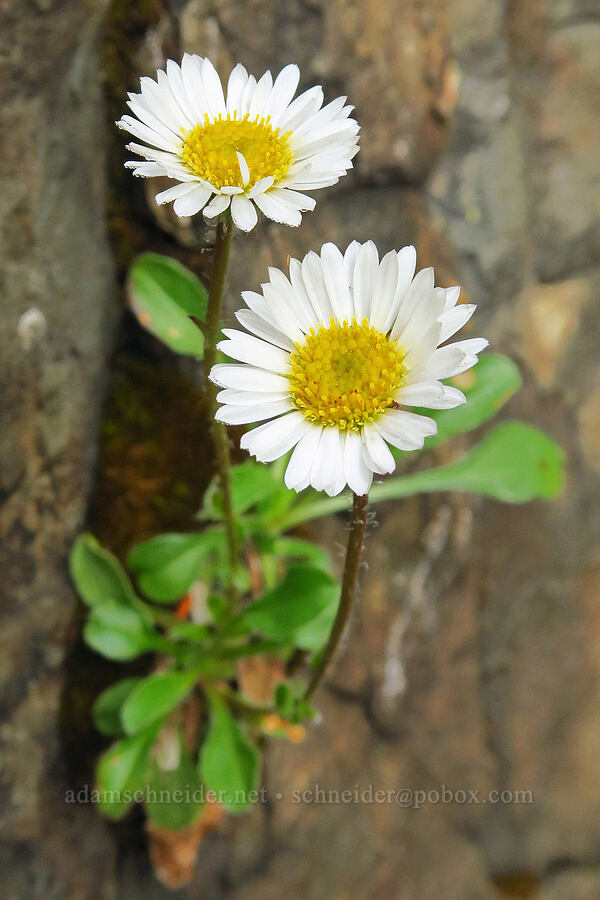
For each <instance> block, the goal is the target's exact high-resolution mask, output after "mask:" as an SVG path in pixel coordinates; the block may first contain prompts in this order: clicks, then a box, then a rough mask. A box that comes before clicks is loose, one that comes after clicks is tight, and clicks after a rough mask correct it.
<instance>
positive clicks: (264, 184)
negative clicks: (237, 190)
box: [248, 175, 275, 199]
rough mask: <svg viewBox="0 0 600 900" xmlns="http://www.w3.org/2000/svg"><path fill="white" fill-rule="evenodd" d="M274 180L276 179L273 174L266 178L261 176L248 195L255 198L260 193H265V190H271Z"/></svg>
mask: <svg viewBox="0 0 600 900" xmlns="http://www.w3.org/2000/svg"><path fill="white" fill-rule="evenodd" d="M274 181H275V179H274V178H273V176H272V175H267V176H266V178H259V179H258V181H257V182H256V183H255V185H254V187H252V188H250V190H249V191H248V196H249V197H250V198H251V199H253V198H254V197H257V196H258V195H259V194H264V192H265V191H268V190H269V188H270V187H271V185H272V184H273V182H274Z"/></svg>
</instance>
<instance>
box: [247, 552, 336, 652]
mask: <svg viewBox="0 0 600 900" xmlns="http://www.w3.org/2000/svg"><path fill="white" fill-rule="evenodd" d="M338 597H339V585H338V583H337V581H336V580H335V578H333V577H332V576H331V575H329V574H328V573H327V572H324V571H323V569H317V568H315V567H314V566H309V565H293V566H290V568H289V569H288V572H287V574H286V576H285V578H284V579H283V581H282V582H281V584H278V585H277V587H276V588H274V589H273V590H272V591H269V593H268V594H265V596H264V597H262V599H260V600H257V601H256V603H252V604H251V605H250V606H248V607H247V609H245V610H244V612H243V613H242V614H241V615H240V616H239V618H238V622H239V623H241V624H243V625H244V626H245V627H246V628H250V629H256V630H257V631H260V632H262V633H263V634H264V635H265V636H266V637H269V638H272V639H274V640H277V641H281V642H282V643H294V644H296V645H297V646H298V647H301V648H304V649H307V650H312V649H315V645H316V646H317V647H318V646H320V645H321V643H323V640H324V639H325V638H326V637H327V634H328V633H329V627H330V625H331V622H332V621H333V618H334V616H335V611H336V607H337V602H338ZM323 634H324V635H325V638H323V640H322V639H321V638H322V635H323Z"/></svg>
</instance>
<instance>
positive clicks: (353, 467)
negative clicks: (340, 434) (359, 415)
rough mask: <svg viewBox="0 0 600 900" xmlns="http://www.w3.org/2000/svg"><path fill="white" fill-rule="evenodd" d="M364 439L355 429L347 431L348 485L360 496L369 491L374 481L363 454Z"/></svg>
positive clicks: (345, 454) (345, 471)
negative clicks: (362, 439)
mask: <svg viewBox="0 0 600 900" xmlns="http://www.w3.org/2000/svg"><path fill="white" fill-rule="evenodd" d="M362 446H363V445H362V441H361V439H360V435H359V434H357V433H356V432H355V431H347V432H346V443H345V446H344V473H345V475H346V480H347V482H348V487H349V488H350V490H351V491H354V493H355V494H357V495H358V496H362V495H363V494H366V493H368V491H369V488H370V487H371V483H372V481H373V472H372V471H371V470H370V469H369V468H368V466H367V465H366V464H365V461H364V459H363V455H362Z"/></svg>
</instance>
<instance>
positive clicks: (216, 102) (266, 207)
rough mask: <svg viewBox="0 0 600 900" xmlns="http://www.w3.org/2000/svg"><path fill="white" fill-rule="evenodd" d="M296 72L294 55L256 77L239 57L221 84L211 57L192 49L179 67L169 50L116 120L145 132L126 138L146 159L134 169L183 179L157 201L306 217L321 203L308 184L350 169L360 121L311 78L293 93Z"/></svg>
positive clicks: (182, 207) (246, 223)
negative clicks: (273, 71)
mask: <svg viewBox="0 0 600 900" xmlns="http://www.w3.org/2000/svg"><path fill="white" fill-rule="evenodd" d="M299 79H300V71H299V69H298V66H295V65H289V66H286V67H285V68H284V69H282V71H281V72H280V73H279V75H278V76H277V78H276V79H275V81H273V78H272V76H271V73H270V72H265V74H264V75H263V76H262V78H260V79H259V81H258V82H257V81H256V79H255V78H254V76H253V75H248V73H247V72H246V70H245V68H244V67H243V66H242V65H237V66H236V67H235V68H234V69H233V71H232V73H231V75H230V76H229V82H228V84H227V93H226V94H224V93H223V88H222V85H221V81H220V79H219V76H218V75H217V73H216V71H215V68H214V66H213V64H212V63H211V62H210V60H208V59H204V58H202V57H201V56H195V55H191V54H189V53H186V54H185V55H184V57H183V60H182V62H181V67H180V66H178V65H177V63H176V62H174V61H173V60H172V59H169V60H168V61H167V66H166V72H163V71H162V70H159V71H158V72H157V75H156V81H154V80H153V79H152V78H142V79H140V87H141V92H140V93H139V94H129V95H128V96H129V102H128V104H127V105H128V106H129V108H130V109H131V111H132V113H133V116H123V118H122V119H121V120H120V121H119V122H117V125H118V126H119V127H120V128H123V129H124V130H125V131H129V132H130V134H132V135H133V136H134V137H135V138H138V139H139V140H140V141H141V142H143V143H132V144H128V145H127V146H128V149H129V150H131V151H132V152H133V153H137V154H138V155H139V156H141V157H143V159H144V162H142V161H141V160H131V161H129V162H126V163H125V165H126V166H127V167H128V168H131V169H133V173H134V175H141V176H143V177H145V178H150V177H152V176H154V175H167V176H168V177H169V178H174V179H176V180H177V181H178V182H179V184H176V185H175V186H174V187H171V188H169V189H168V190H166V191H162V192H161V193H159V194H157V195H156V202H157V203H159V204H161V203H168V202H170V201H174V204H173V208H174V210H175V212H176V213H177V215H178V216H193V215H195V214H196V213H198V212H200V210H202V209H203V210H204V215H205V216H206V217H207V218H213V217H214V216H218V215H219V214H220V213H222V212H224V211H225V210H226V209H229V208H231V215H232V218H233V221H234V223H235V224H236V225H237V227H238V228H241V229H242V230H243V231H250V230H251V229H252V228H253V227H254V226H255V225H256V221H257V207H258V209H260V210H261V212H263V213H264V214H265V216H267V217H268V218H269V219H273V221H275V222H283V223H284V224H286V225H299V224H300V221H301V218H302V212H303V211H305V210H311V209H314V206H315V201H314V200H313V199H312V197H308V196H307V195H306V194H304V193H302V192H303V191H312V190H316V189H317V188H323V187H328V186H329V185H332V184H335V183H336V182H337V181H338V180H339V178H340V177H341V176H342V175H345V173H346V172H347V171H348V169H350V168H351V167H352V162H351V160H352V158H353V157H354V156H355V154H356V153H357V151H358V138H357V135H358V130H359V126H358V124H357V122H355V120H354V119H351V118H350V112H351V111H352V109H353V108H354V107H352V106H346V105H345V103H346V98H345V97H338V98H337V100H334V101H333V102H331V103H329V104H328V105H327V106H323V89H322V88H321V87H313V88H310V90H308V91H305V92H304V93H303V94H300V96H299V97H297V98H296V99H295V100H294V99H293V97H294V94H295V93H296V89H297V87H298V81H299ZM209 201H210V202H209Z"/></svg>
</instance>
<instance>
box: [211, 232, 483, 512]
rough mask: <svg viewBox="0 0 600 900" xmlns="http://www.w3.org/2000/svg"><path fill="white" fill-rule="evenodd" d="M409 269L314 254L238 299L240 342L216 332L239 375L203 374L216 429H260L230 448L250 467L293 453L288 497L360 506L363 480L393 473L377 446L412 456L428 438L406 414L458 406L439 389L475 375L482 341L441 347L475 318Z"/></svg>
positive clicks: (334, 252)
mask: <svg viewBox="0 0 600 900" xmlns="http://www.w3.org/2000/svg"><path fill="white" fill-rule="evenodd" d="M415 265H416V253H415V248H414V247H404V249H403V250H400V252H398V253H397V252H396V251H395V250H392V251H390V252H389V253H387V254H386V255H385V256H384V257H383V259H382V260H381V261H380V260H379V257H378V253H377V248H376V247H375V244H373V242H372V241H368V242H367V243H365V244H362V245H361V244H359V243H357V242H356V241H354V242H353V243H352V244H350V246H349V247H348V249H347V250H346V252H345V254H344V255H342V253H341V252H340V250H338V248H337V247H336V246H335V245H334V244H325V245H324V246H323V247H322V249H321V253H320V255H319V254H317V253H314V252H311V253H308V254H307V255H306V256H305V257H304V259H303V260H302V262H299V261H298V260H296V259H292V260H290V269H289V279H288V278H287V277H286V276H285V275H284V274H283V272H281V271H279V269H275V268H271V269H269V281H268V283H267V284H263V285H262V294H257V293H253V292H251V291H246V292H244V293H243V294H242V297H243V299H244V301H245V302H246V305H247V307H248V308H247V309H242V310H240V311H239V312H237V313H236V316H237V318H238V320H239V322H240V324H241V325H242V326H243V327H244V328H245V329H246V331H238V330H235V329H224V334H225V335H226V337H227V340H224V341H222V342H221V343H220V344H219V348H220V349H221V350H222V351H223V353H226V354H227V355H228V356H229V357H231V358H232V359H235V360H238V361H239V363H240V364H229V363H223V364H218V365H216V366H214V367H213V369H212V370H211V372H210V378H211V380H212V381H213V382H215V383H216V384H217V385H219V386H221V387H222V388H224V390H222V391H220V392H219V394H218V395H217V400H218V401H219V402H220V403H221V404H223V405H222V406H221V407H220V408H219V410H218V412H217V419H218V420H219V421H221V422H225V423H227V424H230V425H239V424H244V423H250V422H260V421H264V420H267V419H268V420H269V421H267V422H264V424H262V425H259V426H258V427H257V428H254V429H253V430H251V431H248V432H247V433H246V434H244V436H243V437H242V440H241V446H242V447H243V448H245V449H246V450H248V451H249V452H250V453H251V454H252V455H253V456H255V457H256V458H257V459H258V460H260V461H261V462H272V461H273V460H275V459H277V458H278V457H280V456H282V455H283V454H285V453H287V452H288V451H289V450H291V449H292V448H294V451H293V453H292V455H291V458H290V461H289V463H288V466H287V469H286V473H285V483H286V485H287V486H288V487H289V488H293V489H295V490H297V491H300V490H302V489H303V488H305V487H307V486H308V485H312V486H313V487H314V488H315V489H316V490H318V491H321V490H324V491H326V492H327V493H328V494H329V495H330V496H333V495H335V494H338V493H339V492H340V491H342V490H343V488H344V487H345V486H346V485H349V487H350V488H351V489H352V490H353V491H354V492H355V493H356V494H365V493H367V491H368V490H369V488H370V486H371V482H372V479H373V474H374V473H375V474H378V475H384V474H386V473H389V472H392V471H393V470H394V467H395V460H394V457H393V455H392V453H391V451H390V449H389V446H388V444H391V445H392V446H394V447H398V448H399V449H400V450H417V449H419V448H421V447H422V446H423V441H424V439H425V438H426V437H428V436H430V435H433V434H435V433H436V424H435V422H434V421H433V419H431V418H429V417H428V416H423V415H420V414H417V413H414V412H411V411H410V409H409V408H410V407H411V406H419V407H428V408H430V409H450V408H451V407H453V406H458V405H459V404H461V403H465V396H464V394H463V393H461V391H459V390H458V389H457V388H455V387H451V386H449V385H446V384H443V381H442V380H443V379H445V378H449V377H450V376H452V375H458V374H459V373H461V372H464V371H466V370H467V369H469V368H470V367H471V366H473V365H475V363H476V362H477V354H478V353H479V352H480V351H481V350H483V349H484V347H486V346H487V344H488V341H487V340H485V339H484V338H470V339H468V340H463V341H458V342H455V343H450V344H448V343H445V342H446V341H447V340H448V338H450V337H452V335H453V334H455V332H456V331H458V330H459V329H460V328H461V327H462V326H463V325H464V324H465V323H466V322H467V321H468V320H469V319H470V317H471V315H472V314H473V311H474V310H475V306H474V305H472V304H466V303H465V304H461V305H459V306H457V300H458V297H459V294H460V288H459V287H452V288H448V289H444V288H440V287H435V286H434V275H433V269H431V268H428V269H422V270H421V271H420V272H419V273H418V274H417V275H415ZM247 332H250V333H247ZM440 345H442V346H440ZM407 407H408V408H407Z"/></svg>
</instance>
